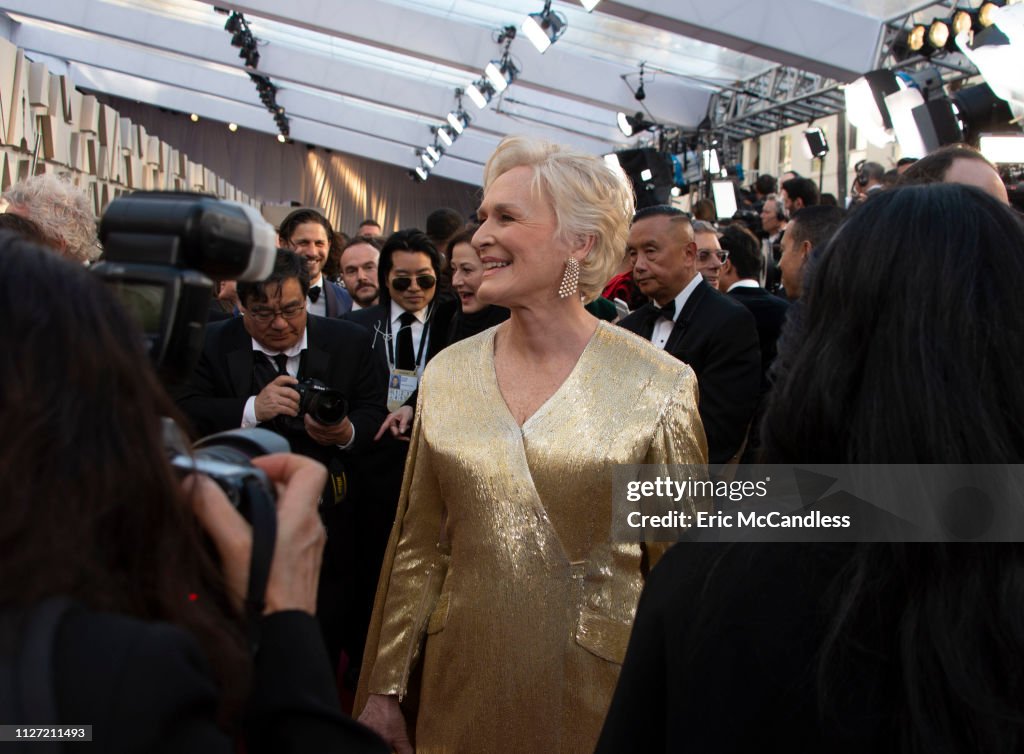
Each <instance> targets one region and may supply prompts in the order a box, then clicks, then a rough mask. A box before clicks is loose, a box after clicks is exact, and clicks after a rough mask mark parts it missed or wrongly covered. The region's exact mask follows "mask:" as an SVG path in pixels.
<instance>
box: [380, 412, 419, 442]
mask: <svg viewBox="0 0 1024 754" xmlns="http://www.w3.org/2000/svg"><path fill="white" fill-rule="evenodd" d="M413 413H414V412H413V410H412V406H402V407H401V408H399V409H398V410H397V411H394V412H393V413H390V414H388V418H387V419H385V420H384V423H383V424H381V425H380V429H378V430H377V434H375V435H374V436H373V439H374V440H379V439H380V438H382V437H383V436H384V433H385V432H387V431H389V430H390V431H391V435H392V436H393V437H397V438H398V439H399V440H405V441H406V442H409V428H410V427H411V426H412V417H413Z"/></svg>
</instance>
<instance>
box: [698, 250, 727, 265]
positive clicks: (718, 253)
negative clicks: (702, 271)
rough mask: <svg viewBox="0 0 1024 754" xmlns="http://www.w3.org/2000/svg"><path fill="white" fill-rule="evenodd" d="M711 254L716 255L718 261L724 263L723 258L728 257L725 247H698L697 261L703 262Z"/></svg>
mask: <svg viewBox="0 0 1024 754" xmlns="http://www.w3.org/2000/svg"><path fill="white" fill-rule="evenodd" d="M712 254H714V255H715V256H716V257H718V261H719V262H721V263H722V264H725V260H727V259H728V258H729V252H728V251H726V250H725V249H698V250H697V261H698V262H700V263H701V264H704V263H705V262H706V261H708V257H710V256H711V255H712Z"/></svg>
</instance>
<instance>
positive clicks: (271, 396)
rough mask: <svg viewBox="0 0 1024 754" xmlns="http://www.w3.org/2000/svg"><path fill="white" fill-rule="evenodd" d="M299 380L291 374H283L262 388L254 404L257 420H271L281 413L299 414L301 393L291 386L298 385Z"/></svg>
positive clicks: (287, 414) (288, 414) (286, 414)
mask: <svg viewBox="0 0 1024 754" xmlns="http://www.w3.org/2000/svg"><path fill="white" fill-rule="evenodd" d="M298 382H299V381H298V380H297V379H295V378H294V377H292V376H291V375H287V374H282V375H280V376H279V377H275V378H274V381H273V382H271V383H269V384H268V385H267V386H266V387H265V388H263V389H262V390H260V392H259V395H257V396H256V402H255V404H253V408H254V410H255V411H256V421H258V422H265V421H270V420H271V419H273V418H274V417H275V416H280V415H281V414H284V415H285V416H298V415H299V394H298V393H297V392H295V391H294V390H292V389H291V387H289V385H297V384H298Z"/></svg>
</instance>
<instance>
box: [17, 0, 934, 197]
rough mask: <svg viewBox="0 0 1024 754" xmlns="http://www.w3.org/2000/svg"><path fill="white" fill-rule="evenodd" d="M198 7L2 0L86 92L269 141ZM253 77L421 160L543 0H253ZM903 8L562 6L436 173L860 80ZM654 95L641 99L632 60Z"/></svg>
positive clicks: (266, 121) (367, 143)
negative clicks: (785, 91) (510, 146)
mask: <svg viewBox="0 0 1024 754" xmlns="http://www.w3.org/2000/svg"><path fill="white" fill-rule="evenodd" d="M214 5H215V3H214V2H205V1H203V0H46V1H45V2H40V0H0V9H2V10H4V11H5V12H6V13H7V15H8V16H9V18H10V20H11V23H10V25H9V29H8V36H9V38H10V39H11V41H12V42H14V43H15V44H16V45H18V46H19V47H22V48H23V49H25V50H26V51H27V52H28V53H29V54H30V56H33V57H36V58H39V59H46V60H47V61H48V62H49V63H50V64H51V67H54V66H57V67H58V69H57V70H55V72H59V73H67V74H68V75H69V76H70V77H71V79H72V81H73V82H74V83H75V84H76V85H78V86H80V87H83V88H87V89H91V90H96V91H99V92H104V93H108V94H112V95H116V96H120V97H125V98H130V99H134V100H138V101H140V102H145V103H148V104H152V105H156V106H159V107H164V108H168V109H172V110H178V111H182V112H188V113H192V112H194V113H197V114H198V115H199V116H200V117H202V118H205V119H211V120H216V121H223V122H225V123H227V122H234V123H238V124H239V125H240V126H243V127H246V128H250V129H254V130H257V131H263V132H266V133H267V134H276V133H277V129H276V126H275V124H274V121H273V118H272V116H271V114H270V113H269V112H268V111H267V110H266V109H265V108H264V107H263V106H262V105H261V104H260V101H259V98H258V95H257V92H256V89H255V87H254V86H253V83H252V82H251V81H250V79H249V77H248V75H247V73H246V69H245V68H244V67H243V62H242V61H241V60H240V59H239V57H238V50H237V49H236V48H234V47H232V46H231V44H230V38H231V35H230V34H229V33H228V32H226V31H225V30H224V22H225V20H226V17H225V16H224V15H223V14H221V13H218V12H216V11H215V10H214ZM216 5H217V6H219V7H222V8H228V9H231V10H237V11H241V12H243V13H244V14H245V17H246V19H247V20H248V22H249V25H250V28H251V29H252V32H253V34H254V35H255V36H256V37H257V38H258V39H259V40H261V44H260V47H259V52H260V60H259V65H258V71H257V72H258V73H260V74H263V75H265V76H268V77H269V78H270V79H271V80H272V81H273V83H274V84H275V85H276V86H278V87H279V90H280V91H279V93H278V97H277V101H278V103H279V104H281V105H283V106H284V107H285V108H286V110H287V114H288V117H289V118H290V121H291V123H290V126H291V136H292V138H293V139H295V140H296V141H300V142H308V143H312V144H316V145H319V146H323V147H328V148H331V149H336V150H339V151H343V152H348V153H352V154H358V155H361V156H364V157H368V158H371V159H376V160H380V161H383V162H387V163H391V164H395V165H400V166H404V167H407V168H412V167H413V166H415V165H416V164H418V160H417V157H416V154H415V153H416V150H417V149H418V148H422V147H423V146H425V145H426V144H429V143H432V142H433V136H432V134H431V132H430V127H431V126H438V125H441V124H443V123H444V118H445V116H446V115H447V113H448V112H449V111H450V110H451V109H453V107H454V105H455V94H454V93H455V89H456V88H457V87H465V86H466V85H467V84H469V83H470V82H471V81H472V80H474V79H476V78H479V77H480V75H481V71H482V70H483V67H484V66H485V65H486V64H487V62H488V61H489V60H491V59H493V58H498V57H500V52H501V51H500V47H499V45H498V44H497V43H496V42H495V41H494V34H493V33H494V30H496V29H499V28H501V27H503V26H507V25H515V26H517V27H519V26H521V24H522V21H523V19H524V18H525V17H526V15H527V14H528V13H533V12H538V11H540V10H541V9H542V7H543V5H544V3H543V0H492V1H491V2H483V1H481V0H360V1H356V0H289V1H288V2H281V0H248V1H247V2H239V3H225V2H217V3H216ZM922 5H923V4H922V3H916V4H914V3H909V2H905V0H852V1H849V0H848V1H845V2H843V1H841V0H774V1H773V2H771V3H765V2H762V1H761V0H716V1H715V2H713V3H711V2H706V0H703V1H701V2H698V0H621V1H620V2H610V1H608V0H606V1H605V2H602V3H600V4H599V5H598V6H597V8H596V10H595V11H594V12H593V13H589V14H588V13H587V12H586V11H585V10H584V9H583V8H582V7H581V6H580V5H578V4H577V3H576V2H555V3H553V10H556V11H558V12H560V13H562V14H564V15H565V17H566V19H567V20H568V29H567V31H566V32H565V34H564V36H563V37H562V38H561V39H560V40H558V41H557V42H556V43H555V44H554V45H552V46H551V47H550V48H549V49H548V51H547V52H546V53H544V54H543V55H541V54H540V53H538V52H537V51H536V49H534V47H533V46H532V45H531V44H530V42H529V41H528V40H527V39H526V38H525V36H523V35H520V36H519V37H518V38H517V39H515V40H514V42H513V43H512V47H511V53H512V55H513V57H514V58H515V59H516V60H517V61H518V64H519V65H520V67H521V69H522V72H521V74H520V76H519V78H518V79H517V80H516V81H515V83H514V84H513V85H512V86H511V87H509V88H508V89H507V90H506V91H505V93H504V94H503V95H501V96H500V97H496V98H495V99H494V101H493V102H492V103H491V105H490V106H489V107H488V108H487V109H485V110H478V109H477V108H476V107H475V106H474V105H473V104H472V103H471V102H470V101H469V100H468V99H467V100H466V101H465V109H466V110H467V112H469V114H470V115H471V117H472V118H473V122H472V124H471V126H470V128H469V129H467V130H466V132H465V133H464V134H463V135H462V137H461V138H459V139H458V141H456V143H455V144H454V145H453V146H452V147H451V148H450V149H449V150H448V153H447V154H446V155H445V156H444V157H443V158H442V160H441V161H440V162H439V163H438V165H437V167H436V168H435V169H434V173H435V174H436V175H442V176H445V177H447V178H451V179H454V180H459V181H465V182H467V183H474V184H475V183H478V182H479V181H480V176H481V169H482V165H483V163H484V162H485V161H486V159H487V157H488V156H489V155H490V153H491V152H492V151H493V149H494V147H495V145H496V144H497V143H498V141H499V140H500V139H501V138H502V137H503V136H505V135H507V134H510V133H528V134H534V135H538V136H542V137H546V138H550V139H554V140H557V141H561V142H565V143H572V144H575V145H576V146H578V147H580V148H582V149H585V150H587V151H590V152H594V153H604V152H608V151H611V150H613V149H616V148H621V147H624V146H627V145H628V143H629V140H628V139H625V138H624V137H623V136H622V134H621V133H620V132H619V130H618V128H617V127H616V123H615V115H616V112H617V111H619V110H623V111H626V112H629V113H632V112H635V111H636V110H638V109H641V106H643V107H644V108H646V109H647V111H648V114H649V117H650V119H652V120H656V121H658V122H661V123H666V124H673V125H678V126H681V127H684V128H694V127H695V126H696V125H697V124H698V123H700V121H701V120H703V118H704V116H705V115H706V112H707V105H708V99H709V97H710V95H711V93H713V92H714V91H716V90H718V89H719V88H721V87H728V86H729V85H730V84H731V83H733V82H736V81H737V80H740V79H745V78H749V77H751V76H754V75H756V74H759V73H762V72H764V71H766V70H768V69H770V68H771V67H773V66H774V65H776V64H779V63H783V64H786V65H790V66H796V67H799V68H802V69H804V70H807V71H811V72H813V73H818V74H822V75H826V76H831V77H834V78H837V79H839V80H850V79H852V78H854V77H855V76H857V75H859V74H861V73H863V72H865V71H867V70H869V69H871V68H872V67H873V65H874V62H875V60H876V58H877V55H878V52H877V48H878V45H879V39H880V37H881V29H882V26H883V25H884V23H885V20H886V19H888V18H890V17H893V16H897V15H900V14H901V13H905V12H907V11H908V10H910V9H912V8H915V7H921V6H922ZM641 62H644V63H645V64H646V71H647V73H646V75H645V81H644V84H645V90H646V94H647V97H646V99H645V100H644V101H643V102H642V103H640V102H638V101H637V100H636V99H635V98H634V90H635V89H636V86H637V83H638V81H637V70H638V68H639V64H640V63H641Z"/></svg>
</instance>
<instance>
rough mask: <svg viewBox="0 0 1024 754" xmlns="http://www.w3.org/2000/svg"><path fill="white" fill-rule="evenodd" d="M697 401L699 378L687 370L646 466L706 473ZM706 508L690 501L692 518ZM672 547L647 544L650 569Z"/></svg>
mask: <svg viewBox="0 0 1024 754" xmlns="http://www.w3.org/2000/svg"><path fill="white" fill-rule="evenodd" d="M697 398H698V394H697V378H696V377H695V376H694V374H693V372H692V371H691V370H689V369H687V370H686V371H685V372H684V373H682V374H681V375H680V379H679V385H678V389H676V390H674V391H672V398H671V399H670V400H669V401H667V402H666V403H665V406H664V409H663V411H662V413H661V416H660V417H658V426H657V429H656V430H655V432H654V436H653V437H652V438H651V445H650V447H649V448H648V450H647V457H646V458H645V459H644V463H645V464H651V465H657V466H669V465H677V464H681V465H687V466H700V467H702V468H701V471H702V472H703V470H704V469H703V467H705V466H706V465H707V462H708V443H707V438H706V437H705V435H704V425H703V424H701V421H700V414H699V413H698V411H697ZM662 473H664V474H665V475H669V471H668V470H667V469H666V470H665V471H664V472H659V475H660V474H662ZM705 508H706V505H705V503H704V501H701V500H689V501H688V505H687V510H686V513H689V514H691V515H692V514H693V513H694V512H695V511H697V510H698V509H700V510H703V509H705ZM671 546H672V543H671V542H648V543H646V544H645V545H644V548H645V549H646V550H647V562H648V567H649V568H654V566H655V565H656V564H657V563H658V561H659V560H660V559H661V556H662V555H664V554H665V551H666V550H667V549H668V548H669V547H671Z"/></svg>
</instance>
